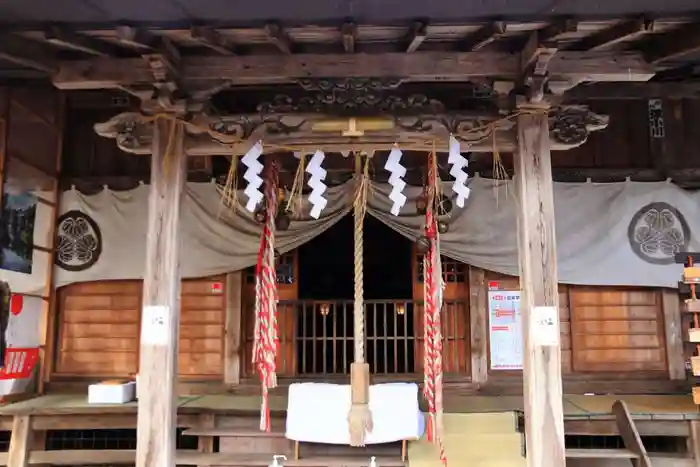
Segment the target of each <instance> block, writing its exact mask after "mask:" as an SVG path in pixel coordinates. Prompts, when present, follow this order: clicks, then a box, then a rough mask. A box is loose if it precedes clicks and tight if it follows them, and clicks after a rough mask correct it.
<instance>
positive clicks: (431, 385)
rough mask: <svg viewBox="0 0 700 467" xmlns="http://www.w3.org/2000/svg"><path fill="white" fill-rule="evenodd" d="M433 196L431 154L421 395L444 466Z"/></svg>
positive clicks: (439, 275)
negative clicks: (426, 404) (424, 401)
mask: <svg viewBox="0 0 700 467" xmlns="http://www.w3.org/2000/svg"><path fill="white" fill-rule="evenodd" d="M436 196H437V167H436V161H435V153H433V154H431V156H430V167H429V169H428V203H427V208H426V211H425V236H426V238H427V239H428V244H429V248H428V251H427V252H426V254H425V255H424V256H423V271H425V279H424V283H423V285H424V297H425V306H424V330H425V336H424V337H425V341H424V342H425V344H424V345H425V349H424V353H423V355H424V361H423V367H424V384H423V395H424V396H425V399H426V401H427V402H428V429H427V434H428V441H431V442H433V443H436V444H437V445H438V446H439V449H440V460H441V461H442V463H443V464H445V465H447V457H446V456H445V447H444V444H443V442H442V329H441V327H442V326H441V322H440V310H441V308H442V265H441V264H440V251H439V249H440V246H439V245H440V244H439V238H438V229H437V218H436V216H435V213H434V212H433V209H434V207H435V198H436Z"/></svg>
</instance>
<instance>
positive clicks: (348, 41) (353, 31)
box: [340, 22, 357, 53]
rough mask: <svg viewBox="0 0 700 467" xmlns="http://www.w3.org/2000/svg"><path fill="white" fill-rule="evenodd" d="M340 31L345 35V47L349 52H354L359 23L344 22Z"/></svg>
mask: <svg viewBox="0 0 700 467" xmlns="http://www.w3.org/2000/svg"><path fill="white" fill-rule="evenodd" d="M340 32H341V34H342V35H343V49H344V50H345V52H347V53H354V52H355V40H356V38H357V25H356V24H355V23H350V22H347V23H345V24H343V27H342V28H341V29H340Z"/></svg>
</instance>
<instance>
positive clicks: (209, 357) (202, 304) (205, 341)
mask: <svg viewBox="0 0 700 467" xmlns="http://www.w3.org/2000/svg"><path fill="white" fill-rule="evenodd" d="M225 287H226V280H225V278H224V276H219V277H210V278H204V279H192V280H184V281H182V289H181V292H180V294H181V300H180V304H181V305H180V306H181V308H180V341H179V346H180V347H179V358H178V373H179V375H180V376H181V377H184V378H188V377H189V378H193V379H202V378H221V376H222V375H223V368H224V367H223V364H224V334H225V332H224V323H225V319H226V313H225V297H226V295H225Z"/></svg>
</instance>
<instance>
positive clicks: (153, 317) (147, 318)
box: [141, 306, 171, 345]
mask: <svg viewBox="0 0 700 467" xmlns="http://www.w3.org/2000/svg"><path fill="white" fill-rule="evenodd" d="M170 319H171V316H170V307H167V306H147V307H144V309H143V320H142V322H141V342H143V343H145V344H150V345H167V343H168V337H169V335H170Z"/></svg>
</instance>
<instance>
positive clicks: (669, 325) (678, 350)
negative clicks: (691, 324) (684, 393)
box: [661, 289, 686, 380]
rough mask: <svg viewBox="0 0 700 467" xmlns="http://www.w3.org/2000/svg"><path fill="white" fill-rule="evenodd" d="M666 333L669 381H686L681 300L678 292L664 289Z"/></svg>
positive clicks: (663, 302) (662, 298) (663, 301)
mask: <svg viewBox="0 0 700 467" xmlns="http://www.w3.org/2000/svg"><path fill="white" fill-rule="evenodd" d="M661 294H662V297H661V300H662V305H663V314H664V333H665V334H666V360H667V362H668V378H669V379H680V380H684V379H686V374H685V356H684V350H683V335H682V332H683V326H682V324H681V299H680V297H679V296H678V290H675V289H663V291H662V292H661Z"/></svg>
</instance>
